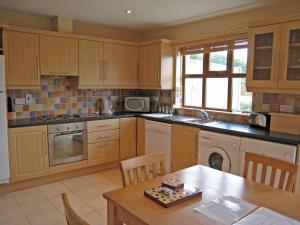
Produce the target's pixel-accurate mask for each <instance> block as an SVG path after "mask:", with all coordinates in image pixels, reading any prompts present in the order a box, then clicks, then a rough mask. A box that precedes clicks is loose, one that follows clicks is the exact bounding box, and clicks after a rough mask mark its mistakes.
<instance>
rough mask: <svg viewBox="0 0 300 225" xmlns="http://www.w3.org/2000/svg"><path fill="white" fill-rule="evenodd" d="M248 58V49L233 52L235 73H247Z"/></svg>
mask: <svg viewBox="0 0 300 225" xmlns="http://www.w3.org/2000/svg"><path fill="white" fill-rule="evenodd" d="M247 56H248V49H247V48H241V49H235V50H233V73H246V72H247Z"/></svg>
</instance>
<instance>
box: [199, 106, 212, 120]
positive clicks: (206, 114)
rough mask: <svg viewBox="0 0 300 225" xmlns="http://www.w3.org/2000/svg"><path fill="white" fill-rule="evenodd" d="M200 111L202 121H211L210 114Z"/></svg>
mask: <svg viewBox="0 0 300 225" xmlns="http://www.w3.org/2000/svg"><path fill="white" fill-rule="evenodd" d="M200 111H201V113H202V119H205V120H210V117H209V115H208V113H207V112H206V111H205V110H204V109H200Z"/></svg>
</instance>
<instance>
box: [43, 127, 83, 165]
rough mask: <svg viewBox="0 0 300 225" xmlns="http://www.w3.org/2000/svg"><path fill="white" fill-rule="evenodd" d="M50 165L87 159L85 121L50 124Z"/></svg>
mask: <svg viewBox="0 0 300 225" xmlns="http://www.w3.org/2000/svg"><path fill="white" fill-rule="evenodd" d="M48 143H49V162H50V166H55V165H60V164H65V163H70V162H76V161H81V160H85V159H87V130H86V123H85V122H78V123H64V124H54V125H48Z"/></svg>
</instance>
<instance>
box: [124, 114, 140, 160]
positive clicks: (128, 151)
mask: <svg viewBox="0 0 300 225" xmlns="http://www.w3.org/2000/svg"><path fill="white" fill-rule="evenodd" d="M136 155H137V152H136V118H135V117H131V118H121V119H120V159H121V160H124V159H129V158H133V157H136Z"/></svg>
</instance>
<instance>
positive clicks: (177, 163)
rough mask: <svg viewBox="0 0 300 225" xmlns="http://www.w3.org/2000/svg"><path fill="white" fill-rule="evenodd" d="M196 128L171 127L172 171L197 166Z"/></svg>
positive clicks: (197, 130)
mask: <svg viewBox="0 0 300 225" xmlns="http://www.w3.org/2000/svg"><path fill="white" fill-rule="evenodd" d="M198 132H199V129H198V128H194V127H189V126H183V125H176V124H175V125H173V134H172V171H176V170H180V169H183V168H186V167H190V166H193V165H196V164H197V160H198V138H197V137H198Z"/></svg>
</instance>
